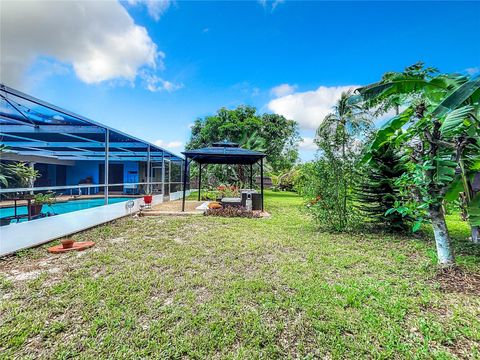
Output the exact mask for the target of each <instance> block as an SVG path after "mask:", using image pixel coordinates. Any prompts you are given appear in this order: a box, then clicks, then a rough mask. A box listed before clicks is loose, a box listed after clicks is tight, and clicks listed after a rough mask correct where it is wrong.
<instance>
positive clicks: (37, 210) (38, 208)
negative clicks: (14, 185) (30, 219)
mask: <svg viewBox="0 0 480 360" xmlns="http://www.w3.org/2000/svg"><path fill="white" fill-rule="evenodd" d="M42 208H43V204H32V205H30V216H36V215H39V214H41V213H42Z"/></svg>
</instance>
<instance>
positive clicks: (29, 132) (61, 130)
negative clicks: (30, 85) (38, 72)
mask: <svg viewBox="0 0 480 360" xmlns="http://www.w3.org/2000/svg"><path fill="white" fill-rule="evenodd" d="M107 132H108V133H109V159H110V160H122V161H125V160H126V161H146V160H147V158H148V153H149V152H150V159H151V160H152V161H160V160H161V159H162V158H164V157H165V158H166V159H168V160H172V161H181V160H183V158H182V157H181V156H179V155H176V154H174V153H172V152H170V151H167V150H165V149H163V148H162V147H160V146H157V145H155V144H151V143H149V142H147V141H145V140H141V139H138V138H136V137H134V136H132V135H129V134H126V133H124V132H122V131H119V130H116V129H113V128H111V127H108V126H106V125H103V124H101V123H99V122H96V121H93V120H90V119H88V118H86V117H84V116H81V115H77V114H75V113H73V112H71V111H68V110H65V109H62V108H60V107H58V106H55V105H52V104H49V103H47V102H45V101H42V100H40V99H37V98H34V97H32V96H30V95H27V94H25V93H22V92H20V91H18V90H15V89H12V88H10V87H8V86H6V85H3V84H0V143H1V144H4V145H6V146H7V147H8V148H7V151H8V152H10V153H14V154H18V155H25V156H42V157H49V158H55V159H61V160H100V161H103V160H104V158H105V139H106V137H105V134H106V133H107Z"/></svg>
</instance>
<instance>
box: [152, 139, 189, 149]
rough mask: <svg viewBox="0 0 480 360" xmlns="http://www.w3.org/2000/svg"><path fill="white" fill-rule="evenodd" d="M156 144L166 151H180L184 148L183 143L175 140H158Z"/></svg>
mask: <svg viewBox="0 0 480 360" xmlns="http://www.w3.org/2000/svg"><path fill="white" fill-rule="evenodd" d="M154 144H155V145H157V146H160V147H162V148H165V149H178V148H180V147H182V145H183V142H181V141H179V140H173V141H164V140H156V141H155V142H154Z"/></svg>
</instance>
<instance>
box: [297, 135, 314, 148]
mask: <svg viewBox="0 0 480 360" xmlns="http://www.w3.org/2000/svg"><path fill="white" fill-rule="evenodd" d="M298 147H299V148H300V149H301V150H317V149H318V146H317V144H315V141H314V139H313V138H311V137H307V136H304V137H303V139H302V141H301V142H300V144H299V145H298Z"/></svg>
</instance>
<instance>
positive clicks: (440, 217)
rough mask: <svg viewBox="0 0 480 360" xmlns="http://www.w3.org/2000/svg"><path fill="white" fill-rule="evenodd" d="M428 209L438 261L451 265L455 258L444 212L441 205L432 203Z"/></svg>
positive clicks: (442, 264) (443, 264)
mask: <svg viewBox="0 0 480 360" xmlns="http://www.w3.org/2000/svg"><path fill="white" fill-rule="evenodd" d="M429 210H430V218H431V220H432V227H433V234H434V236H435V244H436V246H437V255H438V263H439V264H440V265H441V266H451V265H453V264H454V263H455V259H454V256H453V251H452V249H451V246H450V235H449V234H448V229H447V223H446V222H445V214H444V213H443V210H442V207H441V205H432V206H430V209H429Z"/></svg>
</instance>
